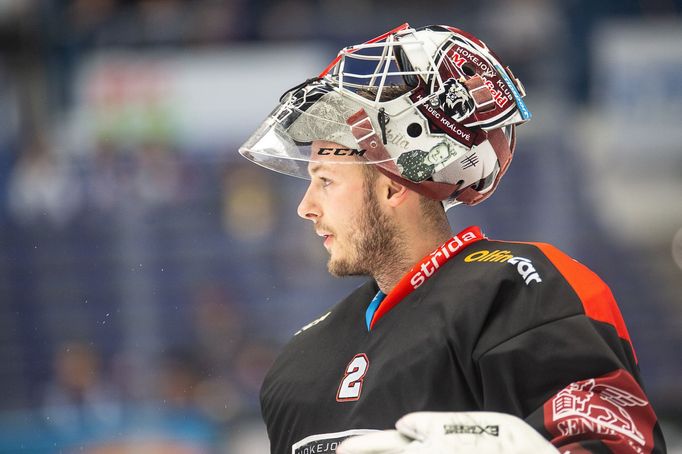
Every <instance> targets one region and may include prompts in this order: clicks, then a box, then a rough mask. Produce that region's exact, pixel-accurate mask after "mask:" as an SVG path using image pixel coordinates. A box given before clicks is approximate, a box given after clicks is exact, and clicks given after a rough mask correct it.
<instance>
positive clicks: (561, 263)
mask: <svg viewBox="0 0 682 454" xmlns="http://www.w3.org/2000/svg"><path fill="white" fill-rule="evenodd" d="M528 244H532V245H534V246H536V247H537V248H538V249H540V250H541V251H542V253H543V254H545V256H546V257H547V258H548V259H549V260H550V262H552V264H553V265H554V266H555V267H556V268H557V270H558V271H559V273H561V275H562V276H563V277H564V278H565V279H566V281H567V282H568V283H569V284H570V286H571V287H572V288H573V290H574V291H575V293H576V294H577V295H578V298H580V302H581V303H582V305H583V308H584V310H585V315H587V316H588V317H589V318H591V319H592V320H596V321H599V322H604V323H608V324H610V325H611V326H613V327H614V328H615V329H616V331H617V332H618V336H620V338H621V339H625V340H627V341H628V343H629V344H630V348H631V349H632V355H633V356H634V357H635V361H637V355H636V354H635V348H634V346H633V345H632V341H631V340H630V334H629V333H628V329H627V327H626V326H625V321H624V320H623V316H622V315H621V313H620V309H618V304H617V303H616V300H615V298H614V297H613V294H612V293H611V289H610V288H609V287H608V286H607V285H606V284H605V283H604V281H602V280H601V279H600V278H599V276H597V275H596V274H595V273H594V272H592V271H591V270H590V269H589V268H587V267H586V266H585V265H583V264H582V263H580V262H578V261H577V260H575V259H573V258H571V257H569V256H568V255H566V254H564V253H563V252H561V251H560V250H559V249H557V248H556V247H554V246H552V245H551V244H547V243H528Z"/></svg>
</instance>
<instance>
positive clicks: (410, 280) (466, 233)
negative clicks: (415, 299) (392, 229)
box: [369, 226, 485, 329]
mask: <svg viewBox="0 0 682 454" xmlns="http://www.w3.org/2000/svg"><path fill="white" fill-rule="evenodd" d="M483 238H485V237H484V236H483V234H482V233H481V229H480V228H478V227H476V226H471V227H468V228H466V229H464V230H462V231H461V232H460V233H458V234H457V235H455V236H453V237H452V238H450V239H449V240H448V241H446V242H445V243H443V244H442V245H440V246H438V247H437V248H436V249H435V250H434V251H433V252H431V253H430V254H429V255H427V256H426V257H424V258H423V259H421V260H420V261H419V262H418V263H417V264H416V265H414V266H413V267H412V268H410V271H408V272H407V273H405V275H404V276H403V277H402V278H401V279H400V281H399V282H398V284H396V286H395V287H394V288H393V289H392V290H391V291H390V292H389V293H388V295H386V298H384V300H383V301H382V302H381V305H380V306H379V307H378V308H377V310H376V312H375V313H374V316H373V317H372V321H371V322H370V325H369V327H370V329H372V328H374V324H375V323H376V322H377V321H378V320H379V319H380V318H381V317H383V316H384V315H385V314H386V313H387V312H388V311H390V310H391V309H392V308H393V307H395V306H396V305H397V304H398V303H399V302H400V301H402V300H403V299H404V298H405V297H406V296H407V295H409V294H410V293H412V292H413V291H414V290H416V289H417V288H419V287H421V286H422V285H423V284H424V282H426V280H427V279H429V278H430V277H431V276H433V275H434V274H435V273H436V271H438V269H439V268H440V267H442V266H443V265H445V263H447V262H448V260H450V259H452V258H453V257H454V256H456V255H457V254H459V253H460V252H461V251H462V250H463V249H464V248H465V247H467V246H468V245H470V244H471V243H475V242H476V241H480V240H482V239H483Z"/></svg>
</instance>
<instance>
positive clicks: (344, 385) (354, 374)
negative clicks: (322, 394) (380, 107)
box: [336, 353, 369, 402]
mask: <svg viewBox="0 0 682 454" xmlns="http://www.w3.org/2000/svg"><path fill="white" fill-rule="evenodd" d="M367 368H369V360H368V359H367V355H365V354H364V353H359V354H357V355H355V357H353V359H352V360H351V361H350V363H348V366H347V367H346V372H345V374H344V375H343V378H342V379H341V384H340V385H339V391H338V392H337V393H336V400H337V401H338V402H347V401H350V400H358V399H359V398H360V392H361V391H362V382H363V381H364V379H365V374H366V373H367Z"/></svg>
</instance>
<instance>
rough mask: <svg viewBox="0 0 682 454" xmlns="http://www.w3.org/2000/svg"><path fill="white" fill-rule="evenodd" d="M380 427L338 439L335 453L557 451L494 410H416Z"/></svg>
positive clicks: (523, 425) (547, 453)
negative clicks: (387, 427) (392, 427)
mask: <svg viewBox="0 0 682 454" xmlns="http://www.w3.org/2000/svg"><path fill="white" fill-rule="evenodd" d="M395 426H396V429H398V430H383V431H381V432H374V433H370V434H367V435H361V436H358V437H351V438H349V439H347V440H346V441H344V442H343V443H341V444H340V445H339V447H338V448H337V450H336V452H337V454H427V453H428V454H469V453H476V454H492V453H495V454H499V453H503V454H521V453H524V454H526V453H533V454H557V453H558V452H559V451H558V450H557V449H556V448H555V447H554V446H552V444H551V443H549V442H548V441H547V440H545V439H544V438H543V437H542V436H541V435H540V434H539V433H538V432H536V431H535V429H533V428H532V427H531V426H529V425H528V424H526V423H525V422H524V421H523V420H522V419H520V418H517V417H516V416H512V415H507V414H504V413H493V412H466V413H464V412H462V413H445V412H443V413H440V412H416V413H410V414H408V415H405V416H403V417H402V418H400V420H398V422H397V423H396V425H395Z"/></svg>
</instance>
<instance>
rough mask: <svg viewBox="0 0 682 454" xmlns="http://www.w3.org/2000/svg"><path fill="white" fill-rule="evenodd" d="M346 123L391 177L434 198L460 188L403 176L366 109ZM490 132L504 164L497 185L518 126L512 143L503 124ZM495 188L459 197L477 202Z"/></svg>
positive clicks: (467, 191) (470, 191)
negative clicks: (413, 179)
mask: <svg viewBox="0 0 682 454" xmlns="http://www.w3.org/2000/svg"><path fill="white" fill-rule="evenodd" d="M346 123H348V125H349V126H350V127H351V133H352V134H353V136H354V137H355V139H356V140H357V142H358V145H360V147H361V148H362V149H364V150H366V151H365V157H367V158H368V159H369V160H370V161H371V162H374V164H375V165H376V166H377V168H378V169H379V171H380V172H381V173H383V174H384V175H386V176H387V177H388V178H390V179H391V180H393V181H395V182H398V183H400V184H402V185H404V186H406V187H407V188H409V189H411V190H413V191H415V192H417V193H419V194H422V195H424V196H426V197H428V198H430V199H434V200H441V201H442V200H446V199H448V198H450V197H452V196H453V195H454V194H455V193H456V192H457V191H458V190H459V189H460V184H450V183H443V182H438V181H432V180H426V181H422V182H421V183H415V182H413V181H410V180H408V179H406V178H403V177H401V176H399V175H400V171H399V170H398V167H397V166H396V165H395V162H394V161H393V159H392V158H391V155H390V153H389V152H388V150H387V149H386V147H384V144H383V141H382V139H381V137H379V135H378V134H377V133H376V131H374V127H373V126H372V122H371V121H370V119H369V115H367V112H366V111H365V109H360V110H358V111H357V112H355V113H354V114H353V115H351V116H350V117H349V118H348V120H346ZM368 131H369V132H368ZM486 134H487V138H488V141H489V142H490V144H491V146H492V148H493V150H494V151H495V155H496V156H497V161H498V162H499V164H500V170H499V172H498V173H497V175H496V176H495V184H494V185H493V187H495V186H496V185H497V183H498V182H499V181H500V178H502V176H503V175H504V173H505V172H506V171H507V168H508V167H509V163H510V162H511V158H512V155H513V152H514V147H515V143H516V134H515V129H514V126H511V138H510V142H511V143H509V142H507V137H506V136H505V134H504V131H503V130H502V128H498V129H494V130H492V131H487V132H486ZM492 192H493V191H488V192H487V193H480V192H479V191H477V190H475V189H473V188H471V187H468V188H466V189H464V190H463V191H462V192H460V193H459V194H457V196H456V199H457V200H458V201H459V202H462V203H465V204H467V205H475V204H477V203H479V202H482V201H483V200H485V199H486V198H488V197H489V196H490V195H491V194H492Z"/></svg>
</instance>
